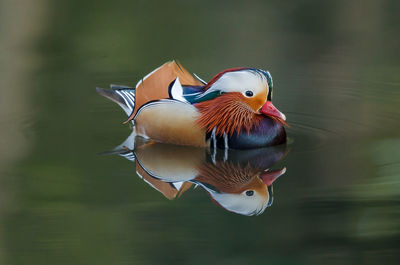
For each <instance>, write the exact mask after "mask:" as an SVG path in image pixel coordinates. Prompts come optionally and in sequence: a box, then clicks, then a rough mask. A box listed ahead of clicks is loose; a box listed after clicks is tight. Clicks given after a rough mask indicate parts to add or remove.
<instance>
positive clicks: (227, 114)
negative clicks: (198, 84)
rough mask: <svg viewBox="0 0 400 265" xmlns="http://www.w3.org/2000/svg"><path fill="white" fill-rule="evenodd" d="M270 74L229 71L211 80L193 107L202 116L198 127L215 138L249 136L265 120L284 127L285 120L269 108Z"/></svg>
mask: <svg viewBox="0 0 400 265" xmlns="http://www.w3.org/2000/svg"><path fill="white" fill-rule="evenodd" d="M272 96H273V81H272V77H271V75H270V73H269V72H268V71H264V70H261V69H257V68H232V69H228V70H225V71H222V72H220V73H219V74H217V75H216V76H215V77H213V78H212V79H211V81H210V82H208V84H206V85H205V86H204V88H203V91H202V93H201V94H200V95H198V96H197V97H196V98H193V99H192V103H194V104H195V106H196V107H197V108H198V109H199V111H200V112H201V116H200V118H199V119H198V121H197V122H198V124H199V125H200V126H201V127H203V128H205V129H206V130H207V132H211V131H212V130H213V129H214V128H215V130H216V134H217V135H219V136H221V135H222V134H223V133H226V134H228V135H232V134H233V133H235V132H236V133H240V132H241V131H242V130H245V131H247V132H250V130H251V128H252V127H253V126H256V125H257V124H258V123H259V122H260V121H261V120H262V119H263V118H264V117H265V116H267V117H270V118H272V119H274V120H275V121H276V122H279V123H280V124H283V125H286V117H285V115H284V114H283V113H282V112H280V111H279V110H278V109H277V108H276V107H275V106H274V105H273V104H272Z"/></svg>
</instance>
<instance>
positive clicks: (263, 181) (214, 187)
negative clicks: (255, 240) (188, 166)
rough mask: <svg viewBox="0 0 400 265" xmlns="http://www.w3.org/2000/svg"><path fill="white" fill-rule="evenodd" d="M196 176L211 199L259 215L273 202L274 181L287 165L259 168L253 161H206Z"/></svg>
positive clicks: (223, 205)
mask: <svg viewBox="0 0 400 265" xmlns="http://www.w3.org/2000/svg"><path fill="white" fill-rule="evenodd" d="M199 172H200V174H199V176H198V177H196V179H195V180H194V182H195V183H197V184H199V185H200V186H202V187H203V188H204V189H205V190H206V191H207V192H208V194H209V195H210V197H211V199H212V200H213V201H214V202H215V203H216V204H217V205H219V206H221V207H223V208H225V209H226V210H228V211H231V212H234V213H237V214H242V215H259V214H261V213H263V212H264V210H265V209H266V208H267V207H268V206H271V204H272V201H273V197H272V193H273V188H272V184H273V182H274V181H275V180H276V179H277V178H278V177H279V176H281V175H283V174H284V173H285V172H286V168H283V169H280V170H276V171H268V170H267V171H264V170H262V171H261V172H260V169H259V168H254V167H252V166H251V165H250V164H247V165H246V166H242V165H240V164H233V163H223V162H218V163H217V164H215V165H214V164H205V165H203V166H202V167H201V168H200V169H199Z"/></svg>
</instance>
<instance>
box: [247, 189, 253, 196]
mask: <svg viewBox="0 0 400 265" xmlns="http://www.w3.org/2000/svg"><path fill="white" fill-rule="evenodd" d="M246 195H247V196H253V195H254V191H253V190H248V191H246Z"/></svg>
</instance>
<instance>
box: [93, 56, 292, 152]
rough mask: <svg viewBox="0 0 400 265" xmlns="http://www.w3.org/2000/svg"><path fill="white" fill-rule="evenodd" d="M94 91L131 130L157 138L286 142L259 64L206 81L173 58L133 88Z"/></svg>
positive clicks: (238, 144)
mask: <svg viewBox="0 0 400 265" xmlns="http://www.w3.org/2000/svg"><path fill="white" fill-rule="evenodd" d="M97 91H98V93H99V94H101V95H103V96H105V97H107V98H109V99H111V100H112V101H114V102H116V103H117V104H119V105H120V106H121V107H122V109H123V110H124V111H125V112H126V114H127V115H128V116H129V118H128V119H127V120H126V122H125V123H127V122H132V123H133V125H134V126H133V129H134V131H135V134H136V135H138V136H142V137H144V138H147V139H152V140H154V141H157V142H163V143H170V144H180V145H191V146H199V147H206V146H212V147H217V146H218V147H219V148H224V149H228V148H232V149H250V148H259V147H266V146H273V145H279V144H283V143H285V142H286V132H285V128H284V125H287V124H286V122H285V120H286V117H285V115H284V114H283V113H282V112H280V111H279V110H278V109H277V108H276V107H275V106H274V105H273V104H272V95H273V82H272V77H271V75H270V73H269V72H268V71H264V70H261V69H257V68H231V69H227V70H225V71H222V72H220V73H218V74H217V75H216V76H214V77H213V78H212V79H211V80H210V81H209V82H208V83H206V82H204V81H203V80H201V79H200V78H199V77H197V75H195V74H194V75H192V74H190V73H189V72H188V71H187V70H186V69H184V68H183V67H182V66H181V65H180V64H179V63H178V62H175V61H172V62H167V63H165V64H163V65H162V66H160V67H159V68H157V69H155V70H154V71H153V72H151V73H150V74H148V75H147V76H146V77H144V78H143V79H142V80H140V81H139V82H138V83H137V85H136V87H135V88H131V87H126V86H118V85H111V89H102V88H97Z"/></svg>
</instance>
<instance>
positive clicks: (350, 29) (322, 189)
mask: <svg viewBox="0 0 400 265" xmlns="http://www.w3.org/2000/svg"><path fill="white" fill-rule="evenodd" d="M399 10H400V4H399V2H398V1H302V2H301V3H289V2H288V3H286V2H282V3H280V2H278V1H252V2H239V1H218V2H213V1H131V2H130V3H127V2H123V1H111V2H110V1H84V2H82V1H45V0H40V1H27V0H23V1H2V2H0V47H1V48H0V50H1V51H0V58H1V64H0V82H1V90H0V91H1V95H0V110H1V111H0V126H1V131H0V143H1V144H0V148H1V149H0V150H1V151H0V263H1V264H398V262H399V260H400V254H399V247H400V222H399V221H400V133H399V129H400V124H399V121H398V119H399V114H400V108H399V103H400V75H399V72H400V57H399V47H400V38H399V37H398V33H399V30H400V27H399V26H400V21H399V16H398V13H399V12H398V11H399ZM174 58H176V59H180V61H181V62H182V64H183V65H184V66H185V67H186V68H187V69H188V70H190V71H193V72H195V73H197V74H198V75H200V76H201V77H202V78H204V79H206V80H208V79H210V78H211V77H212V76H213V75H214V74H215V73H217V72H219V71H221V70H223V69H225V68H229V67H235V66H252V67H259V68H263V69H267V70H269V71H270V72H271V74H272V76H273V78H274V88H275V90H274V92H275V95H274V105H275V106H277V107H278V108H279V109H280V110H281V111H283V112H284V113H285V114H286V116H287V117H288V122H289V124H290V125H291V127H290V128H289V129H288V135H289V138H290V139H289V140H290V143H289V145H288V148H289V153H288V154H287V155H286V156H285V157H284V158H283V159H282V160H280V161H279V162H277V163H276V164H274V165H273V168H274V169H275V170H278V169H281V168H284V167H286V173H285V174H284V175H282V176H280V177H279V178H278V179H277V180H276V181H275V182H274V184H273V203H272V205H271V206H270V207H268V208H266V209H265V211H264V213H262V214H261V215H258V216H250V217H249V216H245V215H240V214H235V213H232V212H230V211H226V210H224V209H223V208H221V207H219V206H218V205H217V204H216V203H214V202H213V201H212V200H211V199H210V195H209V193H208V192H207V191H206V190H205V189H204V188H201V187H198V188H196V189H193V187H192V188H190V189H189V190H187V191H186V192H184V193H183V194H182V196H181V197H180V198H178V199H175V200H168V199H166V198H165V197H164V196H163V194H162V193H160V192H158V191H156V190H155V189H154V188H152V187H151V186H150V185H148V184H147V183H146V182H145V181H143V180H142V179H140V178H139V177H138V176H137V174H136V168H135V164H134V163H132V162H131V161H129V160H127V159H124V158H123V157H121V156H118V155H103V156H102V155H98V154H99V153H101V152H103V151H107V150H111V149H113V148H114V147H115V146H117V145H119V144H120V143H122V142H123V141H124V139H125V138H126V137H128V136H129V134H130V132H131V129H130V128H129V126H125V125H122V124H121V122H122V121H123V120H124V119H125V115H124V114H123V113H122V111H121V110H119V109H118V106H116V105H115V104H113V103H111V102H108V101H106V100H105V99H104V98H102V97H100V96H98V95H97V94H96V92H95V90H94V88H95V87H96V86H101V87H106V86H107V85H108V84H109V83H121V84H126V85H135V84H136V82H137V81H138V80H139V79H140V78H141V77H143V76H144V75H146V74H147V73H149V72H150V71H151V70H153V69H154V68H155V67H157V66H159V65H160V64H162V63H163V62H165V61H168V60H171V59H174Z"/></svg>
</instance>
